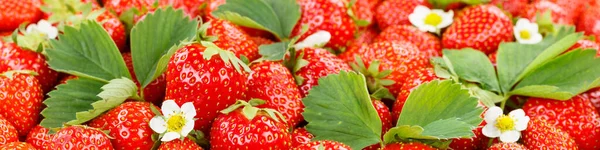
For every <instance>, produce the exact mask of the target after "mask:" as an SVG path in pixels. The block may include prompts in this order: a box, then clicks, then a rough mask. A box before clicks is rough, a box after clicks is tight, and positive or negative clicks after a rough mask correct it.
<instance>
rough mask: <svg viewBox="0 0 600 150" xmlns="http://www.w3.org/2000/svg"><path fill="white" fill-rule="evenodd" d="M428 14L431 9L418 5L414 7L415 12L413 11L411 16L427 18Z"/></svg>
mask: <svg viewBox="0 0 600 150" xmlns="http://www.w3.org/2000/svg"><path fill="white" fill-rule="evenodd" d="M429 13H431V9H429V8H428V7H426V6H423V5H419V6H417V7H415V10H413V12H412V13H411V14H417V15H422V16H427V15H428V14H429Z"/></svg>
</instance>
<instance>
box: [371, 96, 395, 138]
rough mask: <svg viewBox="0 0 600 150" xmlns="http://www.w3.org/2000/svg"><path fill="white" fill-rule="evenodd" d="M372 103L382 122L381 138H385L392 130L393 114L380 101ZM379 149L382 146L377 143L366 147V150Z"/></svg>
mask: <svg viewBox="0 0 600 150" xmlns="http://www.w3.org/2000/svg"><path fill="white" fill-rule="evenodd" d="M371 103H372V104H373V106H374V107H375V110H376V111H377V115H378V116H379V119H380V120H381V137H382V138H383V135H384V134H385V133H386V132H387V131H388V130H390V129H391V128H392V125H393V123H392V113H391V112H390V108H388V107H387V106H386V105H385V103H383V102H382V101H380V100H371ZM379 148H381V145H379V143H377V144H373V145H371V146H368V147H365V148H364V150H378V149H379Z"/></svg>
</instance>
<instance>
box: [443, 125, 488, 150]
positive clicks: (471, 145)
mask: <svg viewBox="0 0 600 150" xmlns="http://www.w3.org/2000/svg"><path fill="white" fill-rule="evenodd" d="M481 128H483V125H480V126H478V127H477V128H475V129H473V133H474V134H475V136H474V137H472V138H460V139H453V140H452V143H450V148H452V149H461V150H477V149H483V147H480V144H481V143H483V142H488V141H485V140H489V139H488V138H486V137H485V135H483V132H482V131H481ZM486 147H487V146H486Z"/></svg>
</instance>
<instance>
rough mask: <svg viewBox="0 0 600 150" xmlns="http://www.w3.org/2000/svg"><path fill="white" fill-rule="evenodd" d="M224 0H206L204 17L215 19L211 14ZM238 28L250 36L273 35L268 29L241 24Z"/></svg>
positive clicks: (267, 36)
mask: <svg viewBox="0 0 600 150" xmlns="http://www.w3.org/2000/svg"><path fill="white" fill-rule="evenodd" d="M225 1H226V0H208V2H207V6H206V8H205V9H204V14H205V15H206V16H204V18H205V19H207V20H211V19H216V17H215V16H213V15H212V12H213V11H215V10H217V8H218V7H219V6H221V5H223V4H225ZM239 28H240V29H242V30H244V31H245V32H246V33H247V34H248V35H250V36H258V37H263V38H271V37H273V35H272V34H271V33H270V32H268V31H264V30H259V29H253V28H248V27H243V26H240V27H239Z"/></svg>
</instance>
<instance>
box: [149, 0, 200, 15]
mask: <svg viewBox="0 0 600 150" xmlns="http://www.w3.org/2000/svg"><path fill="white" fill-rule="evenodd" d="M208 1H209V0H159V1H158V3H159V5H160V6H168V5H171V6H173V8H175V9H183V12H184V13H185V14H187V15H188V16H189V17H191V18H196V17H199V16H200V15H201V14H202V7H200V6H202V5H205V4H206V3H208Z"/></svg>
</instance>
